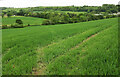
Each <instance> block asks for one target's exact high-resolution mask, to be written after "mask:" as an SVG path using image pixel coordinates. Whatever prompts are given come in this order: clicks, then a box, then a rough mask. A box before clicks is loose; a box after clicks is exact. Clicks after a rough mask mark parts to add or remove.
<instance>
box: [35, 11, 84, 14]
mask: <svg viewBox="0 0 120 77" xmlns="http://www.w3.org/2000/svg"><path fill="white" fill-rule="evenodd" d="M33 12H34V13H41V12H42V11H33ZM48 12H54V11H48ZM56 12H58V13H68V12H69V13H75V14H81V13H86V12H72V11H56Z"/></svg>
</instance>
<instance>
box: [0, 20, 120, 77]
mask: <svg viewBox="0 0 120 77" xmlns="http://www.w3.org/2000/svg"><path fill="white" fill-rule="evenodd" d="M31 20H32V19H31ZM26 21H27V20H26ZM29 21H30V20H29ZM31 23H33V22H31ZM117 23H118V19H117V18H111V19H103V20H96V21H89V22H81V23H73V24H57V25H49V26H31V27H25V28H17V29H4V30H2V56H3V57H2V73H3V75H11V74H12V75H31V74H32V75H118V68H119V67H118V56H117V55H118V25H117Z"/></svg>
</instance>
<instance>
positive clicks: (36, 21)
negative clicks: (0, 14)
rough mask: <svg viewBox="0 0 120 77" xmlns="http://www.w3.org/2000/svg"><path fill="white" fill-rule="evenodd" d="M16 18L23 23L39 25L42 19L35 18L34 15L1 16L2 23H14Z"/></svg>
mask: <svg viewBox="0 0 120 77" xmlns="http://www.w3.org/2000/svg"><path fill="white" fill-rule="evenodd" d="M16 19H21V20H22V21H23V24H24V25H28V24H30V25H40V24H41V23H42V21H43V20H45V19H42V18H35V17H24V16H12V17H4V18H2V24H3V25H10V24H14V23H15V21H16Z"/></svg>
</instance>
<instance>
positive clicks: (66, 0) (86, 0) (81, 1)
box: [0, 0, 120, 7]
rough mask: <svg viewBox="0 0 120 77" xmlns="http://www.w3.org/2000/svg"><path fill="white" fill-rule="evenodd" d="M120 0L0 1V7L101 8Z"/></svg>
mask: <svg viewBox="0 0 120 77" xmlns="http://www.w3.org/2000/svg"><path fill="white" fill-rule="evenodd" d="M119 1H120V0H0V7H35V6H71V5H75V6H83V5H89V6H101V5H102V4H118V2H119Z"/></svg>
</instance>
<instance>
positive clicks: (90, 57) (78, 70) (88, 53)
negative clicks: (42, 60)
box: [47, 25, 118, 75]
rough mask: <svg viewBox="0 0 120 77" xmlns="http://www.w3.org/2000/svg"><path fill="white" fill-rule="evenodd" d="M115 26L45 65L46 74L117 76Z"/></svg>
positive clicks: (116, 33) (116, 37)
mask: <svg viewBox="0 0 120 77" xmlns="http://www.w3.org/2000/svg"><path fill="white" fill-rule="evenodd" d="M117 29H118V27H117V25H113V26H112V27H110V28H108V29H106V30H104V31H102V32H100V33H99V34H98V35H96V36H95V37H92V38H91V39H89V40H87V41H86V42H84V43H83V44H82V45H81V46H79V48H76V49H74V50H68V51H67V52H66V54H65V55H62V56H60V57H58V58H57V59H55V61H54V62H52V63H50V64H48V65H47V69H48V71H49V72H48V74H57V75H58V74H59V75H118V55H117V54H118V36H117V35H118V32H117Z"/></svg>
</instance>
